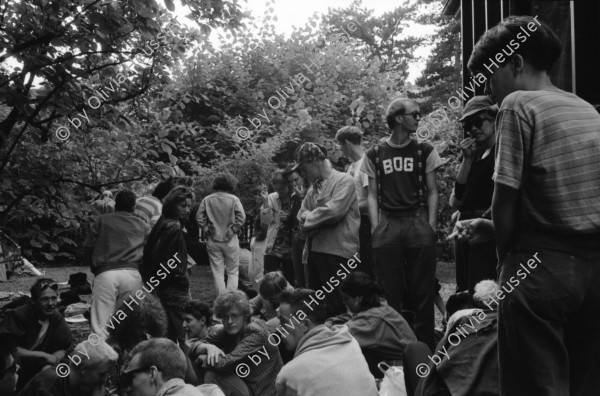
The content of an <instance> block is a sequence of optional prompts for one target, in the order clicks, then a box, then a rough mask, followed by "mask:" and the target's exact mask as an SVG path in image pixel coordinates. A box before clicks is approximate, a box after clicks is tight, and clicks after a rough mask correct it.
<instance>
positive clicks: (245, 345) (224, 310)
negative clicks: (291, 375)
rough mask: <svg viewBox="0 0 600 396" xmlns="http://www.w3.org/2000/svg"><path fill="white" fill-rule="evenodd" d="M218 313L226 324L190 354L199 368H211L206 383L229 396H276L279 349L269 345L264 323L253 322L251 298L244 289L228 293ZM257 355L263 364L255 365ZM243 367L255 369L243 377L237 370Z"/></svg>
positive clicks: (218, 304)
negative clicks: (200, 365) (201, 366)
mask: <svg viewBox="0 0 600 396" xmlns="http://www.w3.org/2000/svg"><path fill="white" fill-rule="evenodd" d="M214 312H215V315H216V316H217V317H218V318H219V319H221V321H222V322H223V325H222V326H217V327H215V329H214V331H211V332H210V333H209V335H208V337H207V339H206V342H204V343H200V344H198V345H195V346H194V347H193V349H192V350H191V351H190V358H191V359H192V360H193V361H195V362H196V365H198V364H202V365H203V366H204V367H205V368H206V369H207V372H206V374H205V376H204V381H205V382H206V383H216V384H217V385H219V386H220V387H221V388H222V389H223V390H224V391H225V393H226V394H227V395H228V396H251V395H256V396H258V395H260V396H274V395H275V393H276V392H275V376H276V375H277V373H278V372H279V370H280V369H281V366H282V363H281V357H280V355H279V350H278V349H277V347H276V346H275V345H273V344H272V343H270V342H269V338H268V337H269V333H268V332H267V329H266V326H265V324H264V322H263V321H262V320H252V319H251V315H252V311H251V310H250V303H249V302H248V297H246V295H245V294H244V292H242V291H240V290H232V291H228V292H225V293H224V294H221V295H220V296H219V297H217V299H216V300H215V305H214ZM259 352H260V353H259ZM265 353H266V357H265ZM261 354H262V357H261ZM253 356H258V357H260V358H261V360H260V363H259V364H256V363H255V360H256V358H255V359H254V360H252V357H253ZM267 357H268V359H267ZM243 364H246V365H248V366H249V367H252V368H251V370H250V371H249V373H248V375H247V376H246V377H244V378H241V377H240V376H238V375H237V370H238V367H239V366H240V365H243ZM242 367H243V366H242Z"/></svg>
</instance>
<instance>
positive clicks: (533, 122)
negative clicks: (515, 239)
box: [494, 87, 600, 234]
mask: <svg viewBox="0 0 600 396" xmlns="http://www.w3.org/2000/svg"><path fill="white" fill-rule="evenodd" d="M496 130H497V131H498V133H497V134H496V166H495V172H494V181H495V182H496V183H500V184H503V185H506V186H508V187H512V188H514V189H516V190H520V193H521V194H520V219H522V222H523V223H524V224H528V225H531V226H534V227H537V228H541V229H546V230H549V231H554V232H559V233H573V232H574V233H582V234H587V233H598V232H600V115H599V114H598V113H597V112H596V110H594V108H593V107H592V106H591V105H590V104H589V103H587V102H585V101H584V100H582V99H581V98H579V97H578V96H577V95H574V94H572V93H569V92H565V91H562V90H560V89H558V88H556V87H550V88H547V89H545V90H540V91H516V92H513V93H511V94H510V95H508V96H507V97H506V98H505V99H504V101H503V102H502V107H501V108H500V112H499V113H498V117H497V118H496Z"/></svg>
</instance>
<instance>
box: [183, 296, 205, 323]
mask: <svg viewBox="0 0 600 396" xmlns="http://www.w3.org/2000/svg"><path fill="white" fill-rule="evenodd" d="M182 311H183V313H185V314H189V315H192V316H193V317H194V318H196V319H201V318H205V319H206V325H207V326H210V325H211V324H212V309H210V306H209V305H208V304H204V303H203V302H200V301H196V300H190V301H188V302H187V303H185V304H184V305H183V309H182Z"/></svg>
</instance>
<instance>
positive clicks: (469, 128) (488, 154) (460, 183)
mask: <svg viewBox="0 0 600 396" xmlns="http://www.w3.org/2000/svg"><path fill="white" fill-rule="evenodd" d="M497 113H498V107H497V106H495V105H494V102H493V101H492V99H490V98H489V97H488V96H483V95H482V96H475V97H474V98H472V99H471V100H469V101H468V102H467V104H466V105H465V108H464V110H463V115H462V117H461V118H460V119H459V121H461V122H462V123H463V127H464V131H465V133H468V134H469V136H468V137H466V138H465V139H463V140H462V141H461V142H460V147H461V149H462V154H463V158H462V163H461V165H460V168H459V169H458V175H457V176H456V182H455V184H454V190H453V192H452V195H451V196H450V205H451V206H452V209H458V210H459V220H468V219H473V218H478V217H481V215H482V214H483V213H484V212H485V211H486V210H488V209H489V208H490V207H491V206H492V195H493V194H494V181H493V180H492V176H493V175H494V145H495V143H496V133H495V127H494V120H495V119H496V114H497ZM455 258H456V291H457V292H460V291H464V290H471V291H472V290H473V288H474V287H475V285H476V284H477V283H478V282H479V281H481V280H484V279H496V278H497V276H496V245H495V242H494V241H493V240H492V241H487V242H483V243H478V244H471V245H470V242H469V241H466V240H463V241H458V240H457V241H456V245H455Z"/></svg>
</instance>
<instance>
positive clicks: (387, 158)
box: [362, 139, 442, 212]
mask: <svg viewBox="0 0 600 396" xmlns="http://www.w3.org/2000/svg"><path fill="white" fill-rule="evenodd" d="M421 147H422V149H423V154H422V158H426V160H425V174H427V173H429V172H433V171H434V170H436V169H437V168H439V167H440V166H441V165H442V160H441V158H440V155H439V154H438V152H437V150H436V149H435V147H433V146H432V145H431V144H429V143H425V142H424V143H421ZM375 162H376V160H375V147H372V148H371V149H369V151H368V152H367V155H366V156H365V160H364V161H363V165H362V170H363V172H364V173H366V175H367V176H368V177H369V178H371V179H375V178H376V173H375ZM418 162H419V156H418V143H417V141H416V140H413V139H411V140H409V141H408V142H407V143H406V144H404V145H402V146H397V145H393V144H392V143H390V141H389V139H387V140H386V141H385V142H383V143H381V144H379V174H380V175H381V179H382V180H381V189H382V191H381V192H380V193H381V209H382V210H385V211H388V212H404V211H410V210H416V209H418V208H419V207H420V206H421V203H420V202H419V188H421V186H420V185H419V184H420V183H419V169H418V165H417V164H418ZM425 183H426V181H425V180H423V187H424V188H425V187H426V185H425Z"/></svg>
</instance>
